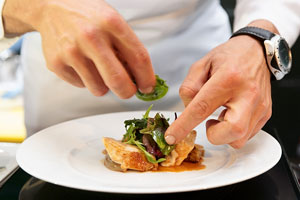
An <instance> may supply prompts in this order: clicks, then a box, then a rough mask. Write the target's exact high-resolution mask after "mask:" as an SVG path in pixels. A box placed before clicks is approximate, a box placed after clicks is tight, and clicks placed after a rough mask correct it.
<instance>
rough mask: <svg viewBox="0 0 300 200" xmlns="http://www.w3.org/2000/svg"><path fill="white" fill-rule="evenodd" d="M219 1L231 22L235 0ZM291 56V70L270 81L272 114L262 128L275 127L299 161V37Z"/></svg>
mask: <svg viewBox="0 0 300 200" xmlns="http://www.w3.org/2000/svg"><path fill="white" fill-rule="evenodd" d="M221 3H222V5H223V7H224V8H225V10H226V11H227V13H228V15H229V17H230V21H231V24H232V22H233V18H234V16H233V11H234V7H235V0H222V1H221ZM299 12H300V11H299ZM292 56H293V64H292V71H291V72H290V73H289V74H288V75H287V76H285V77H284V79H283V80H280V81H274V82H272V100H273V114H272V117H271V119H270V120H269V121H268V123H267V124H266V126H265V127H264V128H263V129H265V130H267V129H268V128H270V127H274V128H276V129H277V130H278V133H280V139H281V141H282V143H283V145H284V148H285V150H286V152H287V154H288V156H289V158H290V160H292V161H293V162H295V163H300V152H299V151H300V106H299V103H300V38H298V39H297V41H296V43H295V44H294V45H293V47H292ZM297 148H298V149H299V150H298V154H297Z"/></svg>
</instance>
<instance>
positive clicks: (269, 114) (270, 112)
mask: <svg viewBox="0 0 300 200" xmlns="http://www.w3.org/2000/svg"><path fill="white" fill-rule="evenodd" d="M271 117H272V109H269V111H268V112H267V114H266V117H265V121H268V120H269V119H270V118H271Z"/></svg>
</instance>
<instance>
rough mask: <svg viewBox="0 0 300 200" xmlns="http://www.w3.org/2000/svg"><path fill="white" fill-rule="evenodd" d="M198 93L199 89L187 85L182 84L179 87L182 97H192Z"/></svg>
mask: <svg viewBox="0 0 300 200" xmlns="http://www.w3.org/2000/svg"><path fill="white" fill-rule="evenodd" d="M196 94H197V91H196V90H195V89H193V88H191V87H189V86H186V85H182V86H181V87H180V88H179V96H180V97H181V98H182V99H186V98H188V99H191V98H194V97H195V96H196Z"/></svg>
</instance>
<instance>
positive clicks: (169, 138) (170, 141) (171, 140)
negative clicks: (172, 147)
mask: <svg viewBox="0 0 300 200" xmlns="http://www.w3.org/2000/svg"><path fill="white" fill-rule="evenodd" d="M165 140H166V142H167V143H168V144H175V142H176V138H175V137H174V136H173V135H167V136H166V137H165Z"/></svg>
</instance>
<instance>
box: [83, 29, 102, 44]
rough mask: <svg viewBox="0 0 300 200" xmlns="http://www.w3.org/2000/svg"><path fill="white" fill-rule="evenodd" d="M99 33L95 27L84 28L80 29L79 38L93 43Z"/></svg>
mask: <svg viewBox="0 0 300 200" xmlns="http://www.w3.org/2000/svg"><path fill="white" fill-rule="evenodd" d="M99 32H100V29H99V28H98V27H96V26H85V27H84V28H82V29H81V34H80V37H82V38H84V39H86V40H88V41H94V40H95V39H96V38H97V37H98V34H99Z"/></svg>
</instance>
